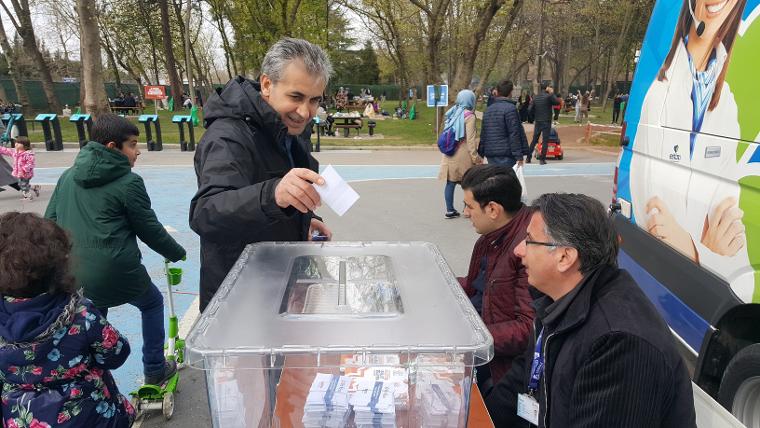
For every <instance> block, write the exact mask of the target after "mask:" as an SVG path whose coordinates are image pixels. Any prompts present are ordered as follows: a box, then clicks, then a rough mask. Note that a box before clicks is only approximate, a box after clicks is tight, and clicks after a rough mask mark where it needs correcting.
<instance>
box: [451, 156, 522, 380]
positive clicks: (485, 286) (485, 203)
mask: <svg viewBox="0 0 760 428" xmlns="http://www.w3.org/2000/svg"><path fill="white" fill-rule="evenodd" d="M462 189H464V216H465V217H466V218H468V219H470V222H472V225H473V227H474V228H475V231H476V232H477V233H479V234H480V235H481V236H480V239H478V241H477V242H476V243H475V247H474V248H473V250H472V258H471V259H470V269H469V271H468V274H467V277H465V278H460V279H459V282H460V283H461V284H462V287H463V288H464V290H465V292H466V293H467V295H468V296H470V300H471V301H472V304H473V306H475V309H477V311H478V313H479V314H480V316H481V317H482V318H483V322H484V323H485V325H486V327H488V330H489V331H490V332H491V335H492V336H493V339H494V348H495V351H496V356H495V357H494V359H493V360H491V362H490V363H489V364H488V365H487V366H483V367H478V386H479V387H480V390H481V391H482V392H483V393H487V392H488V390H489V389H490V386H491V385H493V384H494V383H496V382H498V381H499V379H501V377H502V376H504V374H506V373H507V371H508V370H509V367H510V365H511V364H512V359H513V358H514V357H516V356H518V355H521V354H522V353H523V351H524V350H525V348H526V346H527V344H528V339H529V335H530V331H531V323H532V322H533V308H532V307H531V305H530V304H531V301H532V298H531V295H530V293H529V291H528V289H529V287H528V275H527V273H526V272H525V268H524V267H523V266H522V264H521V263H520V259H519V258H518V257H517V256H516V255H515V254H514V249H515V247H516V246H517V245H518V244H519V243H520V242H522V240H523V239H525V228H526V227H527V225H528V222H529V221H530V215H531V211H530V209H529V208H528V207H526V206H525V204H523V203H522V202H520V195H521V194H522V186H520V181H519V180H518V179H517V176H516V175H515V172H514V170H512V168H511V167H509V166H505V165H476V166H474V167H472V168H470V169H469V170H468V171H467V172H466V173H465V174H464V176H463V177H462Z"/></svg>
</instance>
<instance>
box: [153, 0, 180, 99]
mask: <svg viewBox="0 0 760 428" xmlns="http://www.w3.org/2000/svg"><path fill="white" fill-rule="evenodd" d="M158 6H159V9H161V34H162V37H163V43H164V53H165V54H166V74H168V75H169V84H170V85H171V89H172V97H173V98H174V108H175V109H176V108H177V107H179V106H182V84H181V82H180V80H179V76H178V75H177V64H176V61H175V60H174V48H173V47H172V34H171V29H170V28H169V4H168V3H167V0H158Z"/></svg>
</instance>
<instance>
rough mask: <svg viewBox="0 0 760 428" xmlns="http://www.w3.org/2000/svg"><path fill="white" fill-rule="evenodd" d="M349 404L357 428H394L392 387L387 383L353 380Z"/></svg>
mask: <svg viewBox="0 0 760 428" xmlns="http://www.w3.org/2000/svg"><path fill="white" fill-rule="evenodd" d="M354 383H355V384H356V385H354V386H352V388H351V390H352V392H351V398H350V399H349V402H350V403H351V405H352V406H353V409H354V423H355V424H356V427H357V428H381V427H382V428H395V426H396V405H395V404H394V402H393V401H394V400H393V390H394V386H393V385H392V384H391V383H388V382H381V381H372V380H368V379H354Z"/></svg>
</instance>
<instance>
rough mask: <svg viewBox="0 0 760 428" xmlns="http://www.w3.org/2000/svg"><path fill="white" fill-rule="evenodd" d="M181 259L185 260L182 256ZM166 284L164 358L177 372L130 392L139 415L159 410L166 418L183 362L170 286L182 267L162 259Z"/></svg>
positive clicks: (177, 280)
mask: <svg viewBox="0 0 760 428" xmlns="http://www.w3.org/2000/svg"><path fill="white" fill-rule="evenodd" d="M182 260H185V259H184V258H183V259H182ZM164 270H165V273H166V284H167V287H166V288H167V291H168V294H167V296H168V301H169V331H168V333H169V334H168V339H167V343H166V346H165V348H164V349H165V350H166V359H167V360H173V361H175V362H176V363H177V372H176V373H174V375H173V376H172V377H170V378H169V379H168V380H167V381H166V382H164V383H163V384H161V385H149V384H145V385H143V386H141V387H140V388H138V389H137V391H133V392H131V393H130V395H131V396H132V405H133V406H134V408H135V411H136V412H137V414H138V415H139V414H140V413H142V412H144V411H147V410H161V411H162V412H163V414H164V417H165V418H166V420H169V419H171V417H172V415H174V394H175V393H176V392H177V383H178V382H179V369H180V367H181V365H182V364H183V363H184V362H185V341H184V340H183V339H180V337H179V324H178V322H177V315H176V314H175V313H174V298H173V295H172V287H173V286H176V285H179V283H180V282H182V269H180V268H174V267H169V261H168V260H165V261H164Z"/></svg>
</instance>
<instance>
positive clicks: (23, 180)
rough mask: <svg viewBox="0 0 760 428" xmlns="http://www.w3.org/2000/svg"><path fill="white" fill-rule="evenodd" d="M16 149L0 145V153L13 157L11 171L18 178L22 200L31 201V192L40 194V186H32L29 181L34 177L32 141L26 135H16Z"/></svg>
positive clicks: (36, 194)
mask: <svg viewBox="0 0 760 428" xmlns="http://www.w3.org/2000/svg"><path fill="white" fill-rule="evenodd" d="M14 142H15V144H16V150H12V149H9V148H7V147H3V146H2V145H0V155H5V156H8V157H11V158H13V172H12V173H11V174H12V175H13V176H14V177H16V178H17V179H18V186H19V189H20V190H21V193H22V194H23V195H24V200H26V201H31V200H32V199H34V198H33V197H32V192H34V195H35V196H40V186H37V185H35V186H32V185H31V184H30V183H29V182H30V181H31V180H32V178H33V177H34V151H33V150H32V143H31V142H29V138H27V137H16V139H15V141H14Z"/></svg>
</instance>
